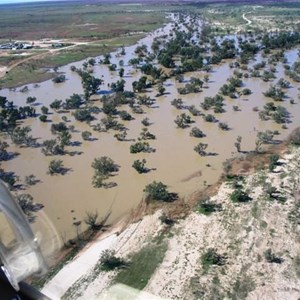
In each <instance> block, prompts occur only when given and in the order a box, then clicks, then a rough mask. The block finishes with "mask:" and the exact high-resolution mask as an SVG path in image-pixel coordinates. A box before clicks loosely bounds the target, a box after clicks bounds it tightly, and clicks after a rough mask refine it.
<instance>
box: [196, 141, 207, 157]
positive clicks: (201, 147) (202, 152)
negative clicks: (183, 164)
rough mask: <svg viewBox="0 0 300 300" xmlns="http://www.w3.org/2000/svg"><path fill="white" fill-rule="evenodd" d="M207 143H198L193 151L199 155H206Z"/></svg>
mask: <svg viewBox="0 0 300 300" xmlns="http://www.w3.org/2000/svg"><path fill="white" fill-rule="evenodd" d="M207 146H208V144H204V143H199V144H198V145H197V146H196V147H195V148H194V151H195V152H197V153H198V154H199V155H201V156H205V155H207V153H206V151H205V150H206V148H207Z"/></svg>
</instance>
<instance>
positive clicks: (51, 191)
mask: <svg viewBox="0 0 300 300" xmlns="http://www.w3.org/2000/svg"><path fill="white" fill-rule="evenodd" d="M168 26H169V27H168ZM168 26H167V27H166V29H165V30H166V32H168V30H169V29H170V26H171V25H168ZM161 33H162V31H160V34H161ZM154 36H156V34H151V35H149V36H148V37H146V38H145V39H143V40H141V41H140V42H139V44H142V43H143V44H146V45H148V48H149V49H150V45H151V42H152V40H153V37H154ZM135 47H136V45H135V46H132V47H127V48H126V55H125V57H115V55H114V54H115V53H114V54H113V58H112V60H111V61H112V63H117V64H118V62H119V61H120V60H121V59H123V60H124V62H125V66H124V68H125V75H126V76H125V77H124V79H125V80H126V89H128V90H131V84H132V82H133V81H134V80H136V79H137V78H139V76H140V73H139V72H135V71H134V70H133V68H132V67H130V66H128V64H127V62H128V60H129V59H130V58H132V57H133V56H134V49H135ZM286 56H287V58H288V61H289V63H290V64H292V63H293V62H295V61H296V60H297V59H298V56H297V50H290V51H288V52H287V53H286ZM258 59H260V57H259V56H258ZM82 62H83V61H81V62H77V63H73V64H71V65H75V66H76V67H81V66H82ZM229 63H230V61H226V62H224V63H222V64H221V65H219V66H216V67H214V70H213V72H212V73H210V81H209V83H208V88H204V89H203V92H201V93H198V94H189V95H184V96H183V95H179V94H178V93H177V88H178V87H180V86H182V85H183V84H180V83H177V82H175V80H174V78H171V79H169V80H167V81H166V82H165V83H164V85H165V87H166V93H165V95H163V96H160V97H157V98H156V104H155V105H154V106H153V108H145V109H144V110H145V113H144V114H142V115H140V114H134V118H135V120H133V121H130V122H124V124H125V125H126V127H127V128H128V129H129V130H128V136H127V137H128V139H137V138H138V136H139V133H140V132H141V129H142V127H143V126H142V124H141V120H142V119H143V118H145V117H146V116H147V117H148V118H149V119H150V121H151V122H152V123H153V124H152V125H151V126H150V127H149V131H150V132H151V133H153V134H155V135H156V138H157V139H156V140H154V141H149V143H150V145H151V146H152V147H154V148H155V149H156V152H155V153H146V154H131V153H130V152H129V146H130V144H131V142H120V141H117V140H116V139H115V138H114V137H113V135H114V134H115V132H114V131H110V132H107V133H98V132H95V131H92V130H91V128H89V126H88V125H87V124H85V123H80V122H76V121H75V120H74V118H73V117H72V115H71V113H64V114H56V113H54V112H53V114H51V115H49V118H51V119H52V121H53V122H59V121H60V120H61V116H63V115H66V116H67V117H68V119H69V120H70V122H69V123H68V124H69V125H71V124H73V125H75V127H76V130H77V131H78V132H75V133H72V141H80V142H81V143H82V144H81V145H80V146H72V147H68V150H70V151H81V152H82V154H81V155H75V156H68V155H65V156H59V157H49V156H44V155H43V154H42V153H41V151H40V149H32V148H19V147H16V146H14V145H11V146H10V150H11V151H16V152H18V153H20V155H19V156H17V157H16V158H14V159H13V160H10V161H8V162H3V163H2V164H1V166H2V167H3V168H4V169H5V170H6V171H14V172H16V174H17V175H19V176H20V178H21V179H22V180H23V179H24V177H25V176H26V175H29V174H34V175H35V176H36V177H37V178H38V179H39V180H41V182H40V183H38V184H36V185H35V186H32V187H29V188H28V189H26V190H25V191H22V192H26V193H29V194H31V195H32V196H33V197H34V200H35V202H38V203H42V204H43V205H44V206H45V207H44V209H43V213H44V214H45V215H46V216H47V218H48V219H50V220H51V221H52V223H53V224H54V227H55V228H56V232H57V234H58V235H60V236H62V237H63V239H64V240H67V239H69V238H73V237H74V236H76V228H75V226H74V225H73V223H74V222H76V221H83V220H84V217H85V216H86V212H94V211H98V213H99V215H100V216H104V215H106V214H107V212H109V211H111V215H110V218H109V222H110V223H112V222H115V221H116V220H118V219H119V218H120V217H122V216H124V215H125V214H127V213H128V212H130V210H132V209H133V208H135V207H136V206H137V205H138V203H139V202H140V201H141V200H142V198H143V189H144V187H145V185H147V184H148V183H150V182H152V181H153V180H156V181H162V182H164V183H165V184H167V185H168V187H169V190H170V191H172V192H177V193H179V195H180V196H181V197H188V196H189V194H191V193H192V192H194V191H196V190H200V189H202V188H203V187H204V186H205V185H206V184H213V183H215V182H216V181H217V180H218V178H219V176H220V175H221V173H222V163H223V162H224V161H225V160H226V159H228V158H232V157H235V156H237V155H238V154H237V152H236V150H235V147H234V142H235V140H236V138H237V136H239V135H240V136H242V150H244V151H250V150H254V148H255V138H256V134H257V131H264V130H267V129H271V130H279V132H280V135H279V136H278V138H279V139H284V138H285V137H287V135H288V134H289V133H290V132H291V131H292V130H293V129H295V128H296V127H298V126H300V118H299V117H298V116H299V114H300V105H299V104H298V101H297V96H298V91H297V88H298V86H297V84H296V83H295V82H292V86H293V87H292V88H290V89H288V90H287V91H286V92H287V95H288V97H289V98H291V99H295V100H296V102H297V104H295V105H292V104H290V103H289V100H286V101H284V102H283V103H278V104H280V105H283V106H285V107H286V108H287V109H288V111H289V112H290V113H291V115H292V118H291V120H292V123H291V124H288V129H286V130H284V129H281V126H280V125H276V124H274V122H272V121H261V120H259V118H258V113H257V112H254V111H253V107H255V106H257V107H259V108H262V106H263V105H264V104H265V103H266V102H268V101H271V100H270V99H267V98H265V97H264V96H263V95H262V92H264V91H266V90H267V89H268V87H269V86H270V84H272V82H268V83H265V82H263V81H262V80H261V79H259V78H249V79H244V80H243V81H244V84H245V87H247V88H250V89H251V90H252V92H253V93H252V94H251V95H250V96H242V97H240V98H239V99H235V100H232V99H229V98H226V106H225V109H226V113H223V114H214V115H215V116H216V117H217V119H218V120H220V121H222V122H227V123H228V125H229V126H230V128H231V130H229V131H222V130H220V129H219V128H218V123H207V122H205V121H204V120H203V118H202V117H201V116H197V117H192V118H193V120H195V123H194V124H192V126H191V127H190V128H187V129H178V128H176V125H175V123H174V119H175V118H176V116H177V115H179V114H180V113H182V112H186V111H179V110H176V109H175V108H174V107H173V106H171V104H170V102H171V101H172V100H173V99H174V98H182V99H183V101H184V103H185V104H186V105H192V104H194V105H195V106H196V107H197V108H199V109H200V110H201V111H202V109H201V108H200V107H199V104H200V103H201V101H203V99H204V97H206V96H214V95H216V93H217V92H218V90H219V88H220V87H221V86H222V85H223V84H224V83H225V82H226V80H227V79H228V78H229V77H230V76H231V75H232V74H233V69H230V68H229ZM59 71H61V72H65V74H66V77H67V81H66V82H65V83H62V84H54V83H53V82H52V81H46V82H43V83H41V84H40V86H39V87H37V88H34V85H28V87H29V91H28V92H26V93H21V92H19V90H20V88H18V89H17V90H16V91H12V90H11V91H10V90H7V89H4V90H1V91H0V95H2V96H7V98H8V99H9V100H13V101H14V102H15V103H16V104H17V105H24V104H25V100H26V98H27V97H28V96H35V97H37V99H38V103H39V104H38V105H37V106H36V109H37V111H38V112H39V111H40V107H41V106H42V105H46V106H49V104H50V103H51V102H52V101H53V100H54V99H65V98H67V97H69V96H70V95H72V94H73V93H82V88H81V83H80V78H79V76H78V75H77V74H76V73H72V72H71V71H70V65H67V66H64V67H61V68H60V69H59ZM94 75H95V76H96V77H100V78H103V79H104V80H105V84H104V85H103V86H102V90H104V91H105V90H109V88H108V87H107V83H110V82H116V81H117V80H118V79H119V77H118V75H117V72H110V71H108V67H107V66H103V65H96V66H95V67H94ZM276 75H277V79H276V80H275V81H274V82H273V84H274V83H275V82H277V80H278V79H279V78H280V77H284V70H283V67H282V64H278V65H277V73H276ZM191 76H198V77H200V78H201V77H203V76H204V73H203V72H194V73H188V74H185V75H184V77H185V78H186V79H188V78H189V77H191ZM156 93H157V91H156V88H155V87H154V88H153V90H149V91H148V92H147V93H146V94H147V95H149V96H150V97H154V96H155V95H156ZM98 103H99V102H98ZM95 104H96V105H99V106H100V103H99V104H97V102H95ZM233 105H238V106H239V108H240V109H241V110H240V111H238V112H236V111H233V109H232V106H233ZM121 109H126V110H128V107H124V108H121ZM187 113H188V112H187ZM102 116H103V115H102V114H99V115H96V117H97V118H98V119H99V120H100V119H101V117H102ZM24 125H29V126H31V128H32V135H33V136H34V137H37V138H38V139H39V141H40V142H42V141H43V140H45V139H49V138H51V133H50V126H51V123H41V122H40V121H39V120H38V118H37V119H36V120H35V119H29V120H26V121H25V122H24ZM193 126H198V127H199V128H200V129H201V130H202V131H204V133H205V134H206V135H207V136H206V137H205V138H202V139H196V138H192V137H190V136H189V132H190V129H191V128H192V127H193ZM84 130H89V131H91V132H92V136H93V138H96V140H94V141H83V140H82V139H81V132H82V131H84ZM199 142H203V143H207V144H208V148H207V151H208V152H213V153H217V154H218V155H216V156H206V157H200V156H199V155H198V154H197V153H196V152H194V150H193V148H194V147H195V146H196V145H197V144H198V143H199ZM100 156H109V157H111V158H112V159H113V160H114V161H115V162H116V163H117V164H118V165H119V166H120V171H119V172H118V174H117V175H116V176H114V177H111V180H112V181H114V182H116V183H117V187H115V188H111V189H97V188H93V186H92V176H93V169H92V168H91V163H92V161H93V160H94V158H96V157H100ZM54 158H55V159H62V160H63V162H64V166H65V167H66V168H70V171H69V172H68V173H67V174H66V175H64V176H62V175H57V176H50V175H48V174H47V170H48V165H49V162H50V160H52V159H54ZM142 158H145V159H146V160H147V164H146V165H147V167H149V168H151V169H153V170H151V171H150V172H149V173H147V174H138V173H137V172H136V171H135V170H134V169H133V168H132V163H133V161H134V160H136V159H142ZM47 223H49V222H48V221H47ZM84 226H85V225H84V222H82V225H81V226H80V228H79V230H83V229H84V228H85V227H84ZM48 227H49V226H48Z"/></svg>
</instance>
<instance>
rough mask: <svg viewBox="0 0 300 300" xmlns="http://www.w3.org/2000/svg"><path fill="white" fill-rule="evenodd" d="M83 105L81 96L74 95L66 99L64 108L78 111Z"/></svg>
mask: <svg viewBox="0 0 300 300" xmlns="http://www.w3.org/2000/svg"><path fill="white" fill-rule="evenodd" d="M81 104H83V100H82V98H81V96H80V95H78V94H73V95H72V96H70V97H69V98H67V99H66V101H65V103H64V105H63V106H64V108H65V109H78V108H79V107H80V106H81Z"/></svg>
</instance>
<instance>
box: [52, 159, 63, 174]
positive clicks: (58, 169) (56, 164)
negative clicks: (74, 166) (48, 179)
mask: <svg viewBox="0 0 300 300" xmlns="http://www.w3.org/2000/svg"><path fill="white" fill-rule="evenodd" d="M64 172H65V168H64V166H63V161H62V160H61V159H53V160H51V161H50V164H49V167H48V173H49V174H50V175H54V174H63V173H64Z"/></svg>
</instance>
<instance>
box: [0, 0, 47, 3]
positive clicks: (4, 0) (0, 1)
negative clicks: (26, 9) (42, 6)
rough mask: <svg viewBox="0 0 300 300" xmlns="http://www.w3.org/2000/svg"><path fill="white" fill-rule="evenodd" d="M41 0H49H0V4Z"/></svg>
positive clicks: (39, 0)
mask: <svg viewBox="0 0 300 300" xmlns="http://www.w3.org/2000/svg"><path fill="white" fill-rule="evenodd" d="M41 1H49V0H0V4H7V3H25V2H41Z"/></svg>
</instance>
